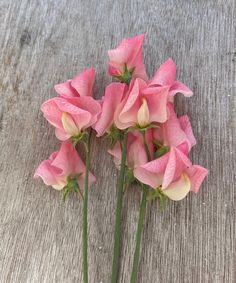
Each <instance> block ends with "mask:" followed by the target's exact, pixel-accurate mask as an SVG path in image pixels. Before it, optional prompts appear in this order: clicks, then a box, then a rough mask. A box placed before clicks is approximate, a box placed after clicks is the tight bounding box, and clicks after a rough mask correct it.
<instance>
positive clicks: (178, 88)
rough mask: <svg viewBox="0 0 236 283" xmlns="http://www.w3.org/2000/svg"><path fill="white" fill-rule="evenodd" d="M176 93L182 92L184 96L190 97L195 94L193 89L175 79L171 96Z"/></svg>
mask: <svg viewBox="0 0 236 283" xmlns="http://www.w3.org/2000/svg"><path fill="white" fill-rule="evenodd" d="M176 93H182V94H183V95H184V96H187V97H190V96H192V95H193V92H192V91H191V89H189V88H188V87H187V86H186V85H184V84H183V83H182V82H180V81H175V82H174V83H173V84H172V85H171V88H170V96H174V95H175V94H176Z"/></svg>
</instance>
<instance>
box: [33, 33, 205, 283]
mask: <svg viewBox="0 0 236 283" xmlns="http://www.w3.org/2000/svg"><path fill="white" fill-rule="evenodd" d="M143 42H144V35H138V36H135V37H133V38H128V39H124V40H123V41H122V42H121V43H120V44H119V45H118V47H117V48H115V49H112V50H109V51H108V56H109V68H108V72H109V74H110V75H111V76H112V77H113V82H111V83H110V84H109V85H108V86H107V87H106V89H105V94H104V96H103V97H102V98H101V100H99V101H96V100H95V99H94V98H93V84H94V80H95V70H94V69H93V68H90V69H87V70H85V71H84V72H82V73H80V74H79V75H77V76H76V77H75V78H73V79H70V80H67V81H66V82H64V83H61V84H58V85H56V86H55V91H56V92H57V94H58V96H57V97H54V98H52V99H49V100H48V101H46V102H44V103H43V105H42V107H41V110H42V112H43V114H44V117H45V118H46V119H47V120H48V122H49V123H50V124H51V125H52V126H54V128H55V135H56V137H57V138H58V139H59V140H60V141H61V147H60V149H59V151H57V152H54V153H52V154H51V156H50V157H49V159H47V160H45V161H43V162H42V163H41V164H40V165H39V167H38V168H37V170H36V172H35V177H41V178H42V179H43V181H44V183H45V184H46V185H49V186H52V187H53V188H54V189H56V190H61V191H62V192H63V198H64V199H65V198H66V196H67V195H68V194H69V193H70V192H76V193H79V195H80V196H81V199H82V203H83V278H84V282H85V283H87V282H88V259H87V247H88V231H87V230H88V229H87V226H88V223H87V215H88V193H89V185H91V184H92V183H93V182H94V181H95V177H94V176H93V174H92V173H90V171H89V170H90V139H91V134H92V131H95V132H96V135H97V137H101V136H103V135H105V136H106V137H108V138H109V140H110V142H111V148H110V149H109V150H108V152H109V153H110V154H111V155H112V156H113V158H114V163H115V166H116V167H117V168H118V170H119V177H118V182H117V204H116V216H115V232H114V253H113V263H112V275H111V282H112V283H115V282H117V281H118V276H119V260H120V247H121V234H122V231H121V215H122V206H123V195H124V190H125V189H127V188H128V186H129V185H130V184H131V183H133V182H135V183H136V184H137V185H136V187H137V190H139V191H140V193H141V194H142V200H141V203H140V211H139V220H138V224H137V231H136V246H135V252H134V258H133V267H132V271H131V277H130V282H131V283H135V282H137V277H138V267H139V258H140V252H141V240H142V231H143V228H144V222H145V212H146V208H147V204H148V201H149V200H154V199H157V200H159V201H160V204H161V206H162V207H164V205H166V202H167V200H168V199H170V200H173V201H179V200H181V199H183V198H184V197H185V196H186V195H187V194H188V193H189V192H190V191H192V192H194V193H197V192H198V191H199V188H200V186H201V183H202V182H203V180H204V178H205V177H206V175H207V174H208V171H207V169H205V168H203V167H201V166H199V165H193V164H192V162H191V161H190V159H189V158H188V155H189V152H190V150H191V149H192V147H193V146H194V145H195V144H196V140H195V137H194V134H193V131H192V127H191V124H190V121H189V118H188V116H187V115H184V116H181V117H178V116H177V114H176V113H175V110H174V104H173V103H174V96H175V95H176V94H177V93H182V94H183V95H184V96H186V97H190V96H192V95H193V93H192V91H191V90H190V89H189V88H188V87H187V86H186V85H184V84H183V83H182V82H180V81H178V80H176V65H175V63H174V62H173V60H172V59H168V60H167V61H165V62H164V63H163V64H162V65H161V66H160V67H159V68H158V69H157V71H156V72H155V74H154V76H153V77H152V78H151V79H149V78H148V76H147V74H146V71H145V67H144V63H143V55H142V46H143ZM79 143H82V144H83V145H84V149H85V152H86V158H85V159H86V160H85V164H84V162H83V161H82V159H81V158H80V155H79V153H78V146H77V145H78V144H79ZM80 148H81V147H80ZM104 154H105V153H104ZM98 177H99V176H98Z"/></svg>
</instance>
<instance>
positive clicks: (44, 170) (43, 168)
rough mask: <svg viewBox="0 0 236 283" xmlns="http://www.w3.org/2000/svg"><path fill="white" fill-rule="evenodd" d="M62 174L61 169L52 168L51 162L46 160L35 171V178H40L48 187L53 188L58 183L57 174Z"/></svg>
mask: <svg viewBox="0 0 236 283" xmlns="http://www.w3.org/2000/svg"><path fill="white" fill-rule="evenodd" d="M61 172H62V171H61V170H60V169H57V168H55V167H53V166H51V162H50V161H49V160H44V161H43V162H42V163H41V164H40V165H39V167H38V168H37V170H36V171H35V173H34V178H38V177H40V178H41V179H42V180H43V182H44V183H45V184H46V185H48V186H51V185H54V184H56V183H57V178H56V174H58V173H61Z"/></svg>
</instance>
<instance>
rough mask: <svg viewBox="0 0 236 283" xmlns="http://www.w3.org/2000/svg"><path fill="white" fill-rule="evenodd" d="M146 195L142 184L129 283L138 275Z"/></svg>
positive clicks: (144, 137)
mask: <svg viewBox="0 0 236 283" xmlns="http://www.w3.org/2000/svg"><path fill="white" fill-rule="evenodd" d="M142 134H143V142H144V146H145V150H146V153H147V156H148V161H150V160H151V154H150V151H149V148H148V144H147V140H146V135H145V132H143V133H142ZM147 195H148V186H147V185H144V187H143V196H142V201H141V204H140V208H139V220H138V227H137V232H136V239H135V251H134V258H133V267H132V273H131V279H130V283H136V281H137V277H138V269H139V260H140V251H141V242H142V234H143V228H144V222H145V215H146V208H147Z"/></svg>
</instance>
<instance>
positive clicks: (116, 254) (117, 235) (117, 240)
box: [111, 131, 127, 283]
mask: <svg viewBox="0 0 236 283" xmlns="http://www.w3.org/2000/svg"><path fill="white" fill-rule="evenodd" d="M126 150H127V132H126V131H125V132H124V135H123V141H122V156H121V164H120V174H119V179H118V183H117V202H116V216H115V232H114V251H113V262H112V279H111V282H112V283H117V282H118V273H119V258H120V248H121V218H122V217H121V216H122V204H123V187H124V180H125V165H126Z"/></svg>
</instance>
